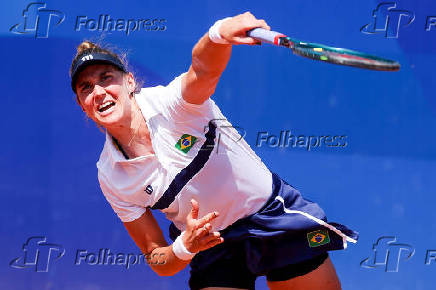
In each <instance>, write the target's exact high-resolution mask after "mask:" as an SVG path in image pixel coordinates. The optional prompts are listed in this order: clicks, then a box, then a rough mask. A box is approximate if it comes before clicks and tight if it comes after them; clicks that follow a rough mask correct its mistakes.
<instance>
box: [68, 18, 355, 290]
mask: <svg viewBox="0 0 436 290" xmlns="http://www.w3.org/2000/svg"><path fill="white" fill-rule="evenodd" d="M255 27H263V28H265V29H270V28H269V26H268V25H267V24H266V23H265V21H263V20H258V19H256V18H255V17H254V16H253V15H252V14H251V13H249V12H247V13H244V14H241V15H237V16H235V17H232V18H226V19H223V20H220V21H217V22H216V23H215V25H214V26H212V27H211V29H210V30H209V33H207V34H205V35H204V36H203V37H202V38H201V39H200V40H199V42H198V43H197V44H196V45H195V47H194V49H193V52H192V65H191V66H190V68H189V70H188V72H186V73H184V74H182V75H181V76H179V77H177V78H176V79H175V80H173V81H172V82H171V83H170V84H169V85H168V86H166V87H164V86H157V87H152V88H143V89H140V90H139V89H138V88H137V84H136V82H135V78H134V76H133V75H132V73H130V72H128V70H127V68H126V66H125V64H124V62H123V61H122V60H121V59H120V57H119V56H117V55H116V54H113V53H112V52H110V51H108V50H104V49H102V48H101V47H99V46H96V45H95V44H92V43H90V42H84V43H82V44H81V45H80V46H79V47H78V52H77V55H76V57H75V58H74V60H73V63H72V65H71V70H70V73H71V78H72V88H73V91H74V92H75V93H76V95H77V101H78V103H79V105H80V106H81V108H82V109H83V111H84V112H85V113H86V114H87V115H88V116H89V117H90V118H91V119H92V120H93V121H94V122H96V124H97V125H98V126H99V127H103V128H105V129H106V142H105V145H104V149H103V151H102V153H101V156H100V159H99V161H98V163H97V167H98V179H99V182H100V186H101V189H102V191H103V193H104V195H105V197H106V199H107V200H108V202H109V203H110V204H111V206H112V208H113V209H114V211H115V212H116V213H117V215H118V216H119V218H120V219H121V220H122V221H123V223H124V225H125V227H126V229H127V231H128V232H129V234H130V236H131V237H132V239H133V240H134V241H135V243H136V244H137V246H138V247H139V248H140V249H141V251H142V252H143V253H144V254H146V255H150V256H152V257H164V263H152V264H151V267H152V269H153V270H154V271H155V272H156V273H157V274H159V275H162V276H167V275H173V274H175V273H177V272H178V271H180V270H182V269H184V268H185V267H186V266H187V265H188V263H190V265H191V278H190V281H189V283H190V287H191V289H205V288H210V287H212V288H213V289H220V288H222V289H231V288H233V289H236V288H237V289H253V288H254V281H255V279H256V277H257V276H259V275H266V277H267V281H268V282H267V283H268V286H269V288H270V289H290V288H292V289H321V288H322V289H340V282H339V280H338V277H337V276H336V273H335V270H334V267H333V265H332V263H331V261H330V259H329V257H328V254H327V251H329V250H336V249H343V248H345V246H346V242H347V241H352V242H356V239H357V233H356V232H354V231H351V230H349V229H347V228H346V227H345V226H342V225H340V224H334V223H330V224H327V223H326V217H325V215H324V212H323V211H322V209H321V208H319V207H318V205H317V204H316V203H313V202H310V201H308V200H305V199H303V198H302V197H301V195H300V193H299V192H298V191H297V190H295V189H294V188H292V187H291V186H290V185H288V184H287V183H286V182H284V181H283V180H282V179H280V178H279V177H278V176H277V175H276V174H274V173H272V172H270V171H269V169H268V168H267V167H266V166H265V165H264V164H263V163H262V161H261V160H260V158H259V157H258V156H256V154H255V153H254V152H253V151H252V150H251V148H250V147H249V145H248V144H247V143H246V142H245V141H244V140H239V139H240V136H239V135H238V133H237V131H236V130H235V129H234V128H232V127H231V124H230V123H229V122H228V121H227V119H226V118H225V117H224V116H223V115H222V113H221V112H220V110H219V108H218V107H217V106H216V105H215V103H214V102H213V100H212V99H210V96H211V95H212V94H213V93H214V90H215V88H216V85H217V83H218V80H219V77H220V75H221V73H222V72H223V71H224V69H225V67H226V65H227V62H228V60H229V58H230V54H231V49H232V44H235V45H236V44H248V45H252V44H258V43H257V41H256V40H255V39H252V38H250V37H247V36H246V32H247V31H248V30H250V29H253V28H255ZM237 140H239V141H237ZM150 209H160V210H161V211H162V212H164V213H165V214H166V216H167V218H168V219H170V220H171V221H172V222H173V223H172V225H171V227H170V232H171V233H170V235H171V238H172V239H173V240H175V242H174V243H173V244H172V245H168V244H167V242H166V241H165V239H164V236H163V234H162V231H161V229H160V228H159V226H158V224H157V222H156V220H155V219H154V218H153V215H152V213H151V210H150ZM215 287H216V288H215Z"/></svg>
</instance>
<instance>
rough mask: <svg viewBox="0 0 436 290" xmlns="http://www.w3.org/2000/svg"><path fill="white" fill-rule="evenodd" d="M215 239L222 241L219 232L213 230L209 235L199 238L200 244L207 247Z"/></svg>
mask: <svg viewBox="0 0 436 290" xmlns="http://www.w3.org/2000/svg"><path fill="white" fill-rule="evenodd" d="M213 241H221V236H220V233H219V232H213V233H209V234H208V235H207V236H205V237H202V238H201V239H199V240H198V242H199V244H200V245H201V246H200V247H201V248H204V247H206V246H207V245H208V244H210V243H211V242H213Z"/></svg>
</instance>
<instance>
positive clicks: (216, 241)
mask: <svg viewBox="0 0 436 290" xmlns="http://www.w3.org/2000/svg"><path fill="white" fill-rule="evenodd" d="M223 242H224V239H223V238H221V237H220V238H218V239H214V240H211V241H210V242H208V243H207V244H206V249H210V248H212V247H214V246H216V245H218V244H221V243H223Z"/></svg>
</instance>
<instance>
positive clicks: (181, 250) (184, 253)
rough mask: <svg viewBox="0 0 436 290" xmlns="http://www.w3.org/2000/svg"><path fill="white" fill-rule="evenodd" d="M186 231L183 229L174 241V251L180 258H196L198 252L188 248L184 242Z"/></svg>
mask: <svg viewBox="0 0 436 290" xmlns="http://www.w3.org/2000/svg"><path fill="white" fill-rule="evenodd" d="M184 234H185V231H183V232H182V233H181V234H180V235H179V236H178V237H177V238H176V240H175V241H174V243H173V253H174V255H175V256H176V257H177V258H179V259H180V260H185V261H187V260H191V259H192V258H194V256H195V254H196V253H191V252H190V251H188V249H186V247H185V244H184V243H183V236H184Z"/></svg>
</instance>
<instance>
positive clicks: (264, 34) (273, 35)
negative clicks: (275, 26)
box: [247, 28, 286, 45]
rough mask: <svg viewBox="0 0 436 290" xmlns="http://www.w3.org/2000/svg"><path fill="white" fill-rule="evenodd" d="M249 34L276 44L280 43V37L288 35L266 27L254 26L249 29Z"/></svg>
mask: <svg viewBox="0 0 436 290" xmlns="http://www.w3.org/2000/svg"><path fill="white" fill-rule="evenodd" d="M247 36H249V37H253V38H255V39H257V40H260V41H262V42H267V43H271V44H274V45H280V43H279V39H280V37H286V35H284V34H282V33H280V32H276V31H271V30H267V29H264V28H254V29H252V30H250V31H247Z"/></svg>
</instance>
